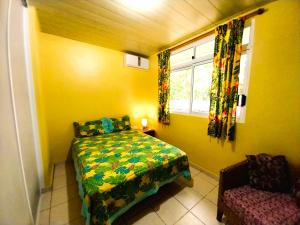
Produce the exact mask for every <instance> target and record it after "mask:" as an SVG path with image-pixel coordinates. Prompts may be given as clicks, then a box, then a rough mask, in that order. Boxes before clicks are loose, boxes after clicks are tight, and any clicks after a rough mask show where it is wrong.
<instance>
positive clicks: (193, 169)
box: [190, 166, 200, 177]
mask: <svg viewBox="0 0 300 225" xmlns="http://www.w3.org/2000/svg"><path fill="white" fill-rule="evenodd" d="M190 172H191V174H192V177H194V176H196V175H197V174H198V173H200V170H198V169H196V168H195V167H192V166H190Z"/></svg>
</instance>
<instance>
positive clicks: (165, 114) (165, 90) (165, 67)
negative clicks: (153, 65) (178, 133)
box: [158, 49, 170, 124]
mask: <svg viewBox="0 0 300 225" xmlns="http://www.w3.org/2000/svg"><path fill="white" fill-rule="evenodd" d="M158 98H159V99H158V101H159V108H158V121H159V122H160V123H163V124H170V111H169V102H170V50H169V49H167V50H165V51H163V52H161V53H159V54H158Z"/></svg>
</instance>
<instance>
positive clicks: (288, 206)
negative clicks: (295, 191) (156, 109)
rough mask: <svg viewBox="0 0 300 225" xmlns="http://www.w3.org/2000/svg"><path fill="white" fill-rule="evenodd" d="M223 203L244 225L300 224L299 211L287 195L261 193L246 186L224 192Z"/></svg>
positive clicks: (293, 200) (294, 202) (291, 198)
mask: <svg viewBox="0 0 300 225" xmlns="http://www.w3.org/2000/svg"><path fill="white" fill-rule="evenodd" d="M224 202H225V204H226V205H227V206H228V207H230V208H231V209H232V210H233V211H234V212H235V213H237V214H238V216H239V217H240V218H241V219H242V221H243V223H244V224H246V225H298V224H300V209H299V208H298V207H297V204H296V200H295V199H294V198H293V197H292V196H290V195H289V194H284V193H272V192H267V191H261V190H257V189H254V188H251V187H250V186H248V185H246V186H242V187H239V188H234V189H231V190H227V191H225V193H224Z"/></svg>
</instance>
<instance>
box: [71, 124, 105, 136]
mask: <svg viewBox="0 0 300 225" xmlns="http://www.w3.org/2000/svg"><path fill="white" fill-rule="evenodd" d="M73 125H74V129H75V136H76V137H89V136H94V135H99V134H104V129H103V126H102V121H101V120H93V121H87V122H74V123H73Z"/></svg>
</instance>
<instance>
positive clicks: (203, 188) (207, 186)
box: [193, 176, 215, 196]
mask: <svg viewBox="0 0 300 225" xmlns="http://www.w3.org/2000/svg"><path fill="white" fill-rule="evenodd" d="M214 188H215V185H213V184H211V183H209V182H208V181H206V180H205V179H203V178H201V177H199V176H196V177H194V186H193V189H194V190H195V191H196V192H198V193H199V194H201V195H203V196H205V195H207V194H208V193H209V192H210V191H212V190H213V189H214Z"/></svg>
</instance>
